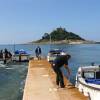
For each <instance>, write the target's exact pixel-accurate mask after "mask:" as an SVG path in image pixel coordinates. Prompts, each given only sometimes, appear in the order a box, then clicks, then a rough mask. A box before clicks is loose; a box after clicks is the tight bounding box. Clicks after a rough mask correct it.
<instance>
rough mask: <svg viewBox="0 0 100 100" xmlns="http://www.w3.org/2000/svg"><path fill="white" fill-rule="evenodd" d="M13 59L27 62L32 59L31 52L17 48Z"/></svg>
mask: <svg viewBox="0 0 100 100" xmlns="http://www.w3.org/2000/svg"><path fill="white" fill-rule="evenodd" d="M12 59H13V61H16V62H27V61H29V59H30V54H28V53H27V52H26V51H25V50H23V49H21V50H16V51H15V52H14V55H13V57H12Z"/></svg>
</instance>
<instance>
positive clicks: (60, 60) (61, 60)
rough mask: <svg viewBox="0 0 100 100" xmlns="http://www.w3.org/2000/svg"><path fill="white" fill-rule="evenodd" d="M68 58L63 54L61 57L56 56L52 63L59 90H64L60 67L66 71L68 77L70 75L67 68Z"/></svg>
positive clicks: (68, 56)
mask: <svg viewBox="0 0 100 100" xmlns="http://www.w3.org/2000/svg"><path fill="white" fill-rule="evenodd" d="M70 58H71V56H70V55H68V54H66V53H65V54H63V55H59V56H57V57H56V59H55V60H54V61H53V62H52V68H53V70H54V72H55V73H56V84H57V86H58V87H59V85H60V87H61V88H65V84H64V79H63V74H62V71H61V67H62V66H64V67H65V69H66V70H67V71H68V75H70V69H69V67H68V60H69V59H70Z"/></svg>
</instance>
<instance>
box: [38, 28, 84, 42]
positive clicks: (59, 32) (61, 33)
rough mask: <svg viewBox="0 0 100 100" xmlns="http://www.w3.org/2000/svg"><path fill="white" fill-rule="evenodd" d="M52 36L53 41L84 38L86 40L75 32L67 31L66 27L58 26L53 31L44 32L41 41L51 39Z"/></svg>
mask: <svg viewBox="0 0 100 100" xmlns="http://www.w3.org/2000/svg"><path fill="white" fill-rule="evenodd" d="M50 36H51V38H52V41H61V40H82V41H84V39H83V38H81V37H80V36H79V35H77V34H75V33H73V32H68V31H66V29H65V28H62V27H60V28H56V29H55V30H53V31H52V32H51V33H44V35H43V36H42V39H41V40H40V41H49V39H50Z"/></svg>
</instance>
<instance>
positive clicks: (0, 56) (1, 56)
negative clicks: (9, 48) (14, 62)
mask: <svg viewBox="0 0 100 100" xmlns="http://www.w3.org/2000/svg"><path fill="white" fill-rule="evenodd" d="M0 59H3V51H2V50H0Z"/></svg>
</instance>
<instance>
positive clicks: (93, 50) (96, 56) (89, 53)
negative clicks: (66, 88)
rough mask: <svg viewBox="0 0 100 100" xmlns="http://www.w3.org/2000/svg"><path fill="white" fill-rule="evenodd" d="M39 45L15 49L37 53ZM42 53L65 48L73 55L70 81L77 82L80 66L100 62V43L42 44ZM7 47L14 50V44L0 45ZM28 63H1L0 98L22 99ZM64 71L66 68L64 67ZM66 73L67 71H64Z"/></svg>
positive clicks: (70, 63)
mask: <svg viewBox="0 0 100 100" xmlns="http://www.w3.org/2000/svg"><path fill="white" fill-rule="evenodd" d="M36 46H37V45H16V46H15V49H16V50H19V49H24V50H26V51H27V52H28V53H30V54H32V55H35V53H34V51H35V48H36ZM40 47H41V48H42V55H43V56H46V55H47V53H48V51H49V50H50V49H51V48H52V49H54V48H58V49H63V50H64V51H66V52H68V53H69V54H70V55H71V59H70V61H69V67H70V69H71V72H72V74H71V77H70V81H71V82H72V83H75V75H76V72H77V69H78V67H79V66H85V65H90V64H91V63H92V62H94V63H95V64H100V44H81V45H65V44H62V45H51V46H50V45H40ZM4 48H7V49H8V50H10V51H11V52H13V51H14V46H13V45H0V50H1V49H4ZM27 67H28V64H25V63H23V64H17V65H14V64H13V65H0V100H22V95H23V87H24V83H25V78H26V75H27ZM62 70H63V71H64V69H63V68H62ZM64 73H66V72H65V71H64Z"/></svg>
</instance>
